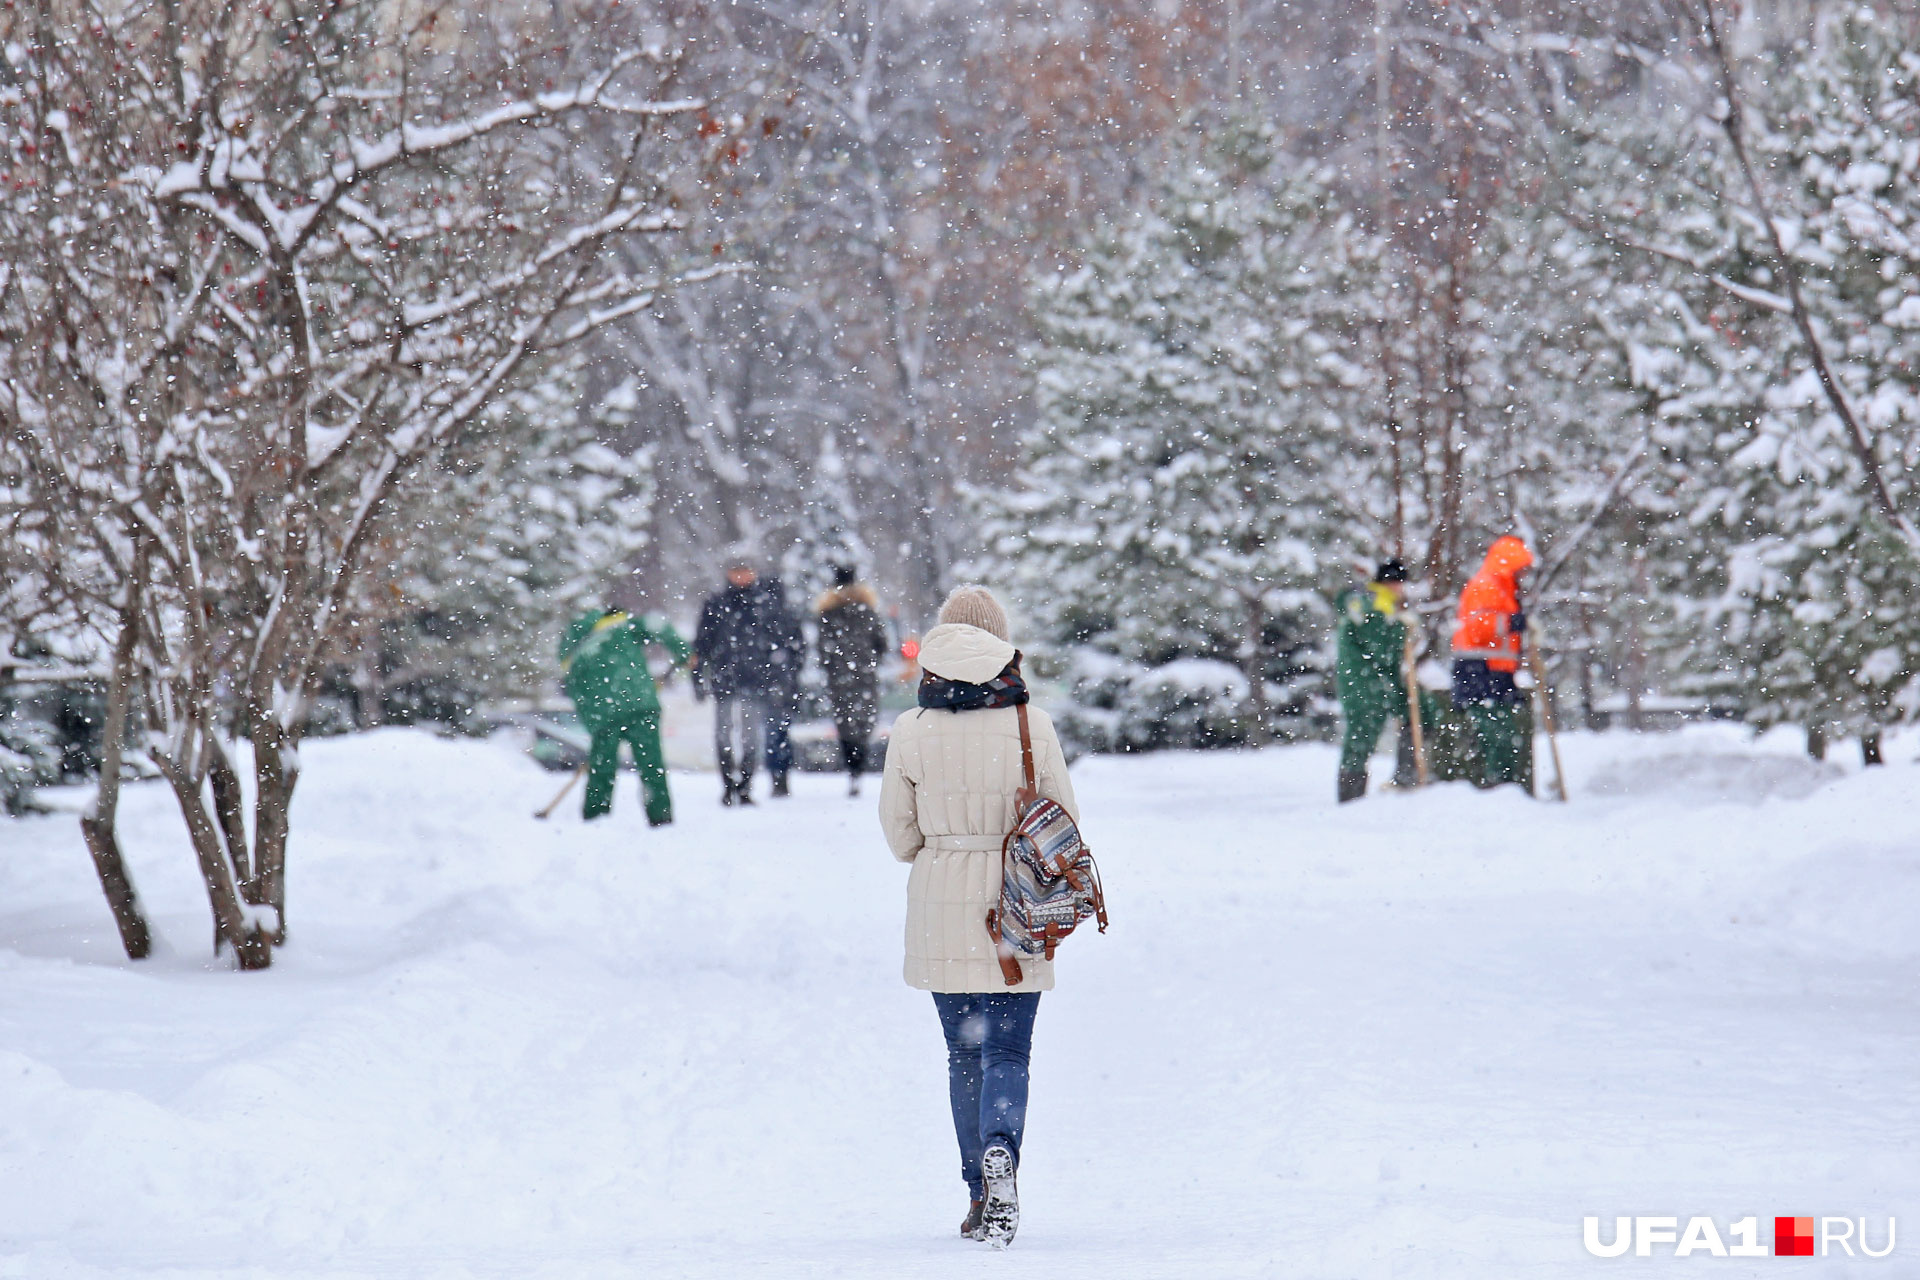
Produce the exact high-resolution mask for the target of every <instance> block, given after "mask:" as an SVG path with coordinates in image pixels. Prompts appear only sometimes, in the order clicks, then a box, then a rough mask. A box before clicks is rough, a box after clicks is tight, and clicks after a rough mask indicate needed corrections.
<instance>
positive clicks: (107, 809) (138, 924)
mask: <svg viewBox="0 0 1920 1280" xmlns="http://www.w3.org/2000/svg"><path fill="white" fill-rule="evenodd" d="M141 565H142V568H141V570H139V571H136V573H135V575H134V581H133V582H132V583H131V584H129V585H128V588H127V607H126V608H125V609H123V610H122V611H121V614H120V635H119V637H118V638H117V639H116V640H115V641H114V646H113V671H112V673H111V674H110V676H109V677H108V680H107V723H106V725H105V727H104V729H103V734H104V737H103V739H102V741H101V744H100V785H99V788H98V789H97V790H96V791H95V793H94V797H93V804H92V805H91V806H89V808H88V809H87V811H86V813H85V814H84V815H83V816H82V817H81V819H80V834H81V836H82V837H83V838H84V839H85V840H86V842H87V852H88V853H90V854H92V855H93V869H94V871H95V872H97V873H98V874H99V876H100V888H101V889H102V891H104V892H105V893H106V895H107V909H108V910H110V911H111V912H113V923H114V925H115V927H117V928H118V929H119V930H120V945H121V946H122V947H123V948H125V950H126V953H127V959H129V960H144V959H146V958H147V955H148V954H149V953H150V952H151V951H152V950H153V933H152V930H150V929H149V928H148V927H147V918H146V915H145V913H143V912H142V911H141V909H140V895H139V893H138V892H137V891H136V890H135V889H134V887H133V878H132V877H131V876H130V875H128V874H127V863H126V859H125V858H124V857H122V856H121V853H120V835H119V832H118V831H117V830H116V829H115V826H114V822H115V819H116V818H117V817H118V814H119V808H120V759H121V750H122V744H123V743H125V741H126V738H127V704H128V702H129V701H131V700H132V697H133V647H134V641H135V638H136V634H135V628H136V626H137V625H138V623H137V614H138V610H139V600H140V595H141V592H142V588H143V586H144V585H145V582H144V580H145V577H146V574H145V572H144V566H145V561H144V560H142V562H141Z"/></svg>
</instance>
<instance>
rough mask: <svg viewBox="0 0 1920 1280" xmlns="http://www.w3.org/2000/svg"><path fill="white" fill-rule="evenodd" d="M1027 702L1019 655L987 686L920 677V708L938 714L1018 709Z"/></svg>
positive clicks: (928, 673) (1014, 656)
mask: <svg viewBox="0 0 1920 1280" xmlns="http://www.w3.org/2000/svg"><path fill="white" fill-rule="evenodd" d="M1026 700H1027V682H1026V681H1025V680H1022V679H1021V678H1020V655H1019V653H1018V652H1016V653H1015V654H1014V655H1013V661H1012V662H1009V663H1008V664H1007V665H1006V667H1005V668H1004V669H1003V670H1002V671H1001V672H1000V674H999V675H997V676H995V677H994V678H993V679H991V680H989V681H987V682H986V683H985V684H967V683H966V682H965V681H961V680H949V679H947V678H946V677H945V676H937V675H935V674H933V672H931V671H927V672H923V673H922V674H921V676H920V705H921V706H923V707H928V708H931V709H933V710H937V711H980V710H983V709H985V708H987V707H1017V706H1019V705H1020V704H1021V703H1023V702H1025V701H1026Z"/></svg>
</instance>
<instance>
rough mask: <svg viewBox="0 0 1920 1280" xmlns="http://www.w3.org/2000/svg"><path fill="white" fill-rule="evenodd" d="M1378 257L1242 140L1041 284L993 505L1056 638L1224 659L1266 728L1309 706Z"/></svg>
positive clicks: (1281, 162)
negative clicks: (1366, 272) (1011, 463)
mask: <svg viewBox="0 0 1920 1280" xmlns="http://www.w3.org/2000/svg"><path fill="white" fill-rule="evenodd" d="M1367 252H1368V250H1367V246H1366V242H1365V241H1364V239H1363V237H1361V236H1360V235H1359V234H1358V233H1357V232H1356V231H1355V230H1354V228H1353V226H1352V224H1351V221H1350V220H1349V219H1348V218H1347V217H1346V216H1345V215H1344V214H1343V213H1342V212H1341V211H1340V210H1339V208H1338V205H1337V202H1336V200H1335V199H1334V197H1333V195H1332V193H1331V191H1330V190H1329V188H1328V186H1327V185H1326V182H1325V180H1324V178H1323V177H1322V176H1321V175H1319V174H1318V173H1316V172H1314V171H1313V170H1312V169H1311V168H1310V167H1309V166H1306V165H1302V164H1300V163H1298V162H1296V161H1293V160H1291V159H1288V158H1285V157H1282V156H1279V155H1277V154H1276V153H1275V152H1274V151H1273V150H1272V148H1271V144H1270V142H1269V141H1268V139H1266V138H1265V137H1263V136H1261V135H1260V134H1258V133H1256V132H1254V131H1251V130H1233V131H1228V132H1227V133H1226V134H1225V135H1223V136H1222V138H1221V139H1220V140H1219V141H1217V142H1215V143H1213V144H1211V145H1209V146H1208V147H1206V148H1204V149H1196V150H1194V151H1192V152H1179V153H1176V154H1175V155H1173V156H1171V157H1169V159H1168V161H1167V164H1166V169H1165V172H1164V173H1163V175H1162V177H1161V178H1160V180H1159V183H1158V185H1157V187H1156V189H1155V191H1154V193H1153V196H1152V199H1151V200H1150V202H1148V203H1147V204H1146V205H1145V206H1144V207H1142V208H1141V209H1140V210H1139V211H1138V212H1137V213H1135V214H1133V215H1132V216H1129V217H1127V218H1124V219H1122V220H1121V221H1119V222H1118V223H1117V224H1116V225H1114V226H1113V227H1111V228H1109V229H1108V230H1107V231H1106V232H1104V233H1103V234H1102V235H1101V236H1100V237H1099V238H1098V239H1097V240H1096V242H1095V243H1093V244H1092V245H1090V246H1089V247H1088V250H1087V252H1086V254H1085V257H1084V260H1083V262H1082V265H1080V266H1079V267H1078V268H1076V269H1074V270H1072V271H1069V272H1065V273H1062V274H1059V275H1056V276H1052V277H1049V278H1045V279H1043V280H1041V281H1040V282H1039V283H1038V284H1037V286H1036V289H1035V298H1034V306H1035V311H1036V322H1037V327H1038V329H1039V334H1040V336H1039V340H1038V341H1037V342H1036V344H1035V346H1034V348H1033V350H1032V355H1031V358H1032V363H1033V365H1034V369H1035V390H1036V401H1037V403H1036V420H1035V422H1034V425H1033V426H1032V428H1031V429H1029V430H1028V432H1027V433H1026V434H1025V436H1024V438H1023V444H1022V454H1023V459H1022V463H1021V466H1020V468H1019V472H1018V482H1017V486H1016V487H1015V488H1013V489H1012V490H1010V491H1007V492H1003V493H989V494H983V495H981V498H980V508H981V511H982V513H983V516H984V519H985V537H986V542H987V546H988V547H989V550H990V554H991V555H992V556H994V557H995V559H996V560H997V562H998V564H999V565H1000V566H1002V567H1003V570H1004V573H1005V575H1006V579H1007V580H1008V581H1009V582H1010V583H1011V584H1012V587H1013V594H1014V596H1015V597H1016V599H1017V600H1018V602H1019V603H1020V605H1021V607H1022V608H1023V609H1024V610H1025V611H1026V612H1027V614H1028V615H1029V616H1030V617H1032V618H1034V619H1035V620H1036V621H1038V622H1039V623H1040V624H1041V626H1042V627H1043V629H1044V630H1045V632H1046V633H1047V634H1048V635H1049V636H1050V637H1051V638H1052V639H1054V640H1056V641H1061V642H1072V643H1089V644H1093V645H1096V646H1098V647H1099V648H1102V649H1105V650H1107V651H1109V652H1112V653H1115V654H1117V655H1119V656H1122V657H1125V658H1129V659H1132V660H1136V661H1142V660H1144V661H1148V662H1156V663H1157V662H1165V661H1168V660H1171V659H1173V658H1177V657H1182V656H1197V657H1211V658H1217V659H1223V660H1227V661H1231V662H1233V663H1235V664H1236V665H1238V666H1239V667H1240V668H1241V670H1242V671H1243V672H1245V673H1246V674H1247V676H1248V677H1249V681H1250V684H1251V689H1252V695H1251V696H1252V697H1253V699H1254V704H1255V707H1256V709H1258V710H1259V712H1260V713H1261V714H1262V715H1264V713H1265V712H1266V711H1267V710H1269V709H1271V710H1280V711H1287V712H1296V713H1297V712H1298V711H1300V710H1301V709H1302V708H1303V707H1304V706H1305V705H1306V703H1307V701H1308V699H1309V698H1310V697H1311V696H1312V695H1313V693H1314V692H1315V690H1316V689H1317V688H1318V684H1317V678H1316V675H1315V673H1314V671H1313V666H1314V663H1313V660H1312V658H1311V657H1309V656H1308V655H1309V654H1310V653H1311V652H1312V650H1314V649H1316V648H1317V647H1318V645H1319V641H1320V637H1321V634H1322V633H1323V632H1324V630H1325V629H1326V626H1327V617H1328V615H1327V611H1326V610H1327V606H1326V604H1325V603H1324V600H1325V596H1324V589H1325V587H1326V586H1327V585H1328V583H1329V579H1330V570H1333V569H1334V566H1333V565H1331V564H1329V562H1328V557H1329V556H1330V555H1332V554H1335V549H1337V548H1345V547H1350V546H1352V545H1354V543H1355V542H1356V541H1357V539H1356V537H1355V536H1354V534H1355V522H1354V520H1353V518H1352V515H1351V514H1350V513H1351V511H1352V509H1353V504H1352V502H1351V501H1350V499H1349V497H1348V495H1347V493H1346V492H1345V490H1346V487H1347V485H1348V483H1349V480H1350V473H1349V470H1348V467H1347V458H1348V455H1349V454H1350V453H1351V449H1350V438H1349V437H1348V436H1347V435H1346V432H1345V428H1346V425H1347V417H1346V415H1345V414H1344V413H1343V412H1342V410H1343V407H1344V402H1345V399H1346V397H1347V396H1348V395H1349V389H1350V387H1351V386H1353V385H1354V384H1356V383H1358V382H1360V381H1361V380H1362V375H1361V374H1360V372H1359V371H1358V370H1356V369H1355V368H1354V367H1353V364H1352V359H1353V356H1352V353H1353V352H1354V351H1355V350H1356V348H1357V332H1356V331H1357V329H1358V328H1359V321H1360V319H1361V317H1358V316H1356V315H1355V314H1354V313H1353V309H1352V307H1351V305H1350V302H1349V300H1348V298H1349V294H1350V292H1351V291H1352V282H1353V276H1354V274H1355V272H1356V271H1358V270H1360V269H1362V266H1363V264H1364V259H1365V256H1366V254H1367Z"/></svg>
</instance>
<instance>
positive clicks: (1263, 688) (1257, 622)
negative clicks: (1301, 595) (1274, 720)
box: [1240, 600, 1270, 746]
mask: <svg viewBox="0 0 1920 1280" xmlns="http://www.w3.org/2000/svg"><path fill="white" fill-rule="evenodd" d="M1246 605H1247V630H1246V635H1245V636H1244V637H1243V638H1242V639H1241V642H1240V669H1241V670H1242V671H1244V672H1245V673H1246V676H1247V696H1248V698H1249V699H1250V700H1251V701H1252V703H1253V742H1254V745H1256V746H1257V745H1259V744H1261V743H1263V742H1266V741H1267V737H1268V730H1269V728H1270V726H1269V724H1268V719H1269V717H1268V714H1267V673H1266V661H1265V659H1266V645H1265V644H1264V643H1263V642H1264V641H1265V639H1266V628H1267V611H1266V609H1265V608H1263V607H1262V606H1261V604H1260V602H1259V601H1258V600H1248V601H1247V602H1246Z"/></svg>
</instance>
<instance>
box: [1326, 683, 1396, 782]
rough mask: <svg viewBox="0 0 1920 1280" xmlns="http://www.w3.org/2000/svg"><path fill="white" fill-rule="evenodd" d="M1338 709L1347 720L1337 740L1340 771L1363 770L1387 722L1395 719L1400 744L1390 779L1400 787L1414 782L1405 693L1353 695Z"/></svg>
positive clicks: (1355, 771)
mask: <svg viewBox="0 0 1920 1280" xmlns="http://www.w3.org/2000/svg"><path fill="white" fill-rule="evenodd" d="M1341 710H1342V711H1343V712H1344V713H1345V716H1346V722H1347V723H1346V730H1345V732H1344V733H1343V734H1342V736H1341V739H1340V772H1341V773H1345V774H1352V773H1365V772H1366V771H1367V760H1368V758H1369V757H1370V756H1372V755H1373V749H1374V747H1375V746H1376V745H1378V744H1379V742H1380V733H1381V731H1382V730H1384V729H1385V728H1386V727H1387V721H1389V720H1398V721H1399V722H1400V743H1399V748H1398V750H1397V751H1396V752H1395V756H1396V759H1395V768H1394V774H1393V780H1394V782H1395V783H1397V784H1399V785H1400V786H1412V785H1413V783H1414V781H1415V775H1414V764H1413V732H1412V730H1410V729H1409V728H1408V727H1407V714H1406V712H1407V699H1406V696H1405V695H1404V694H1403V695H1402V696H1401V697H1400V698H1399V699H1398V700H1397V701H1389V700H1387V699H1380V700H1378V701H1376V700H1374V699H1371V698H1368V699H1362V698H1354V699H1351V700H1349V701H1347V702H1344V703H1342V704H1341Z"/></svg>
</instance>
